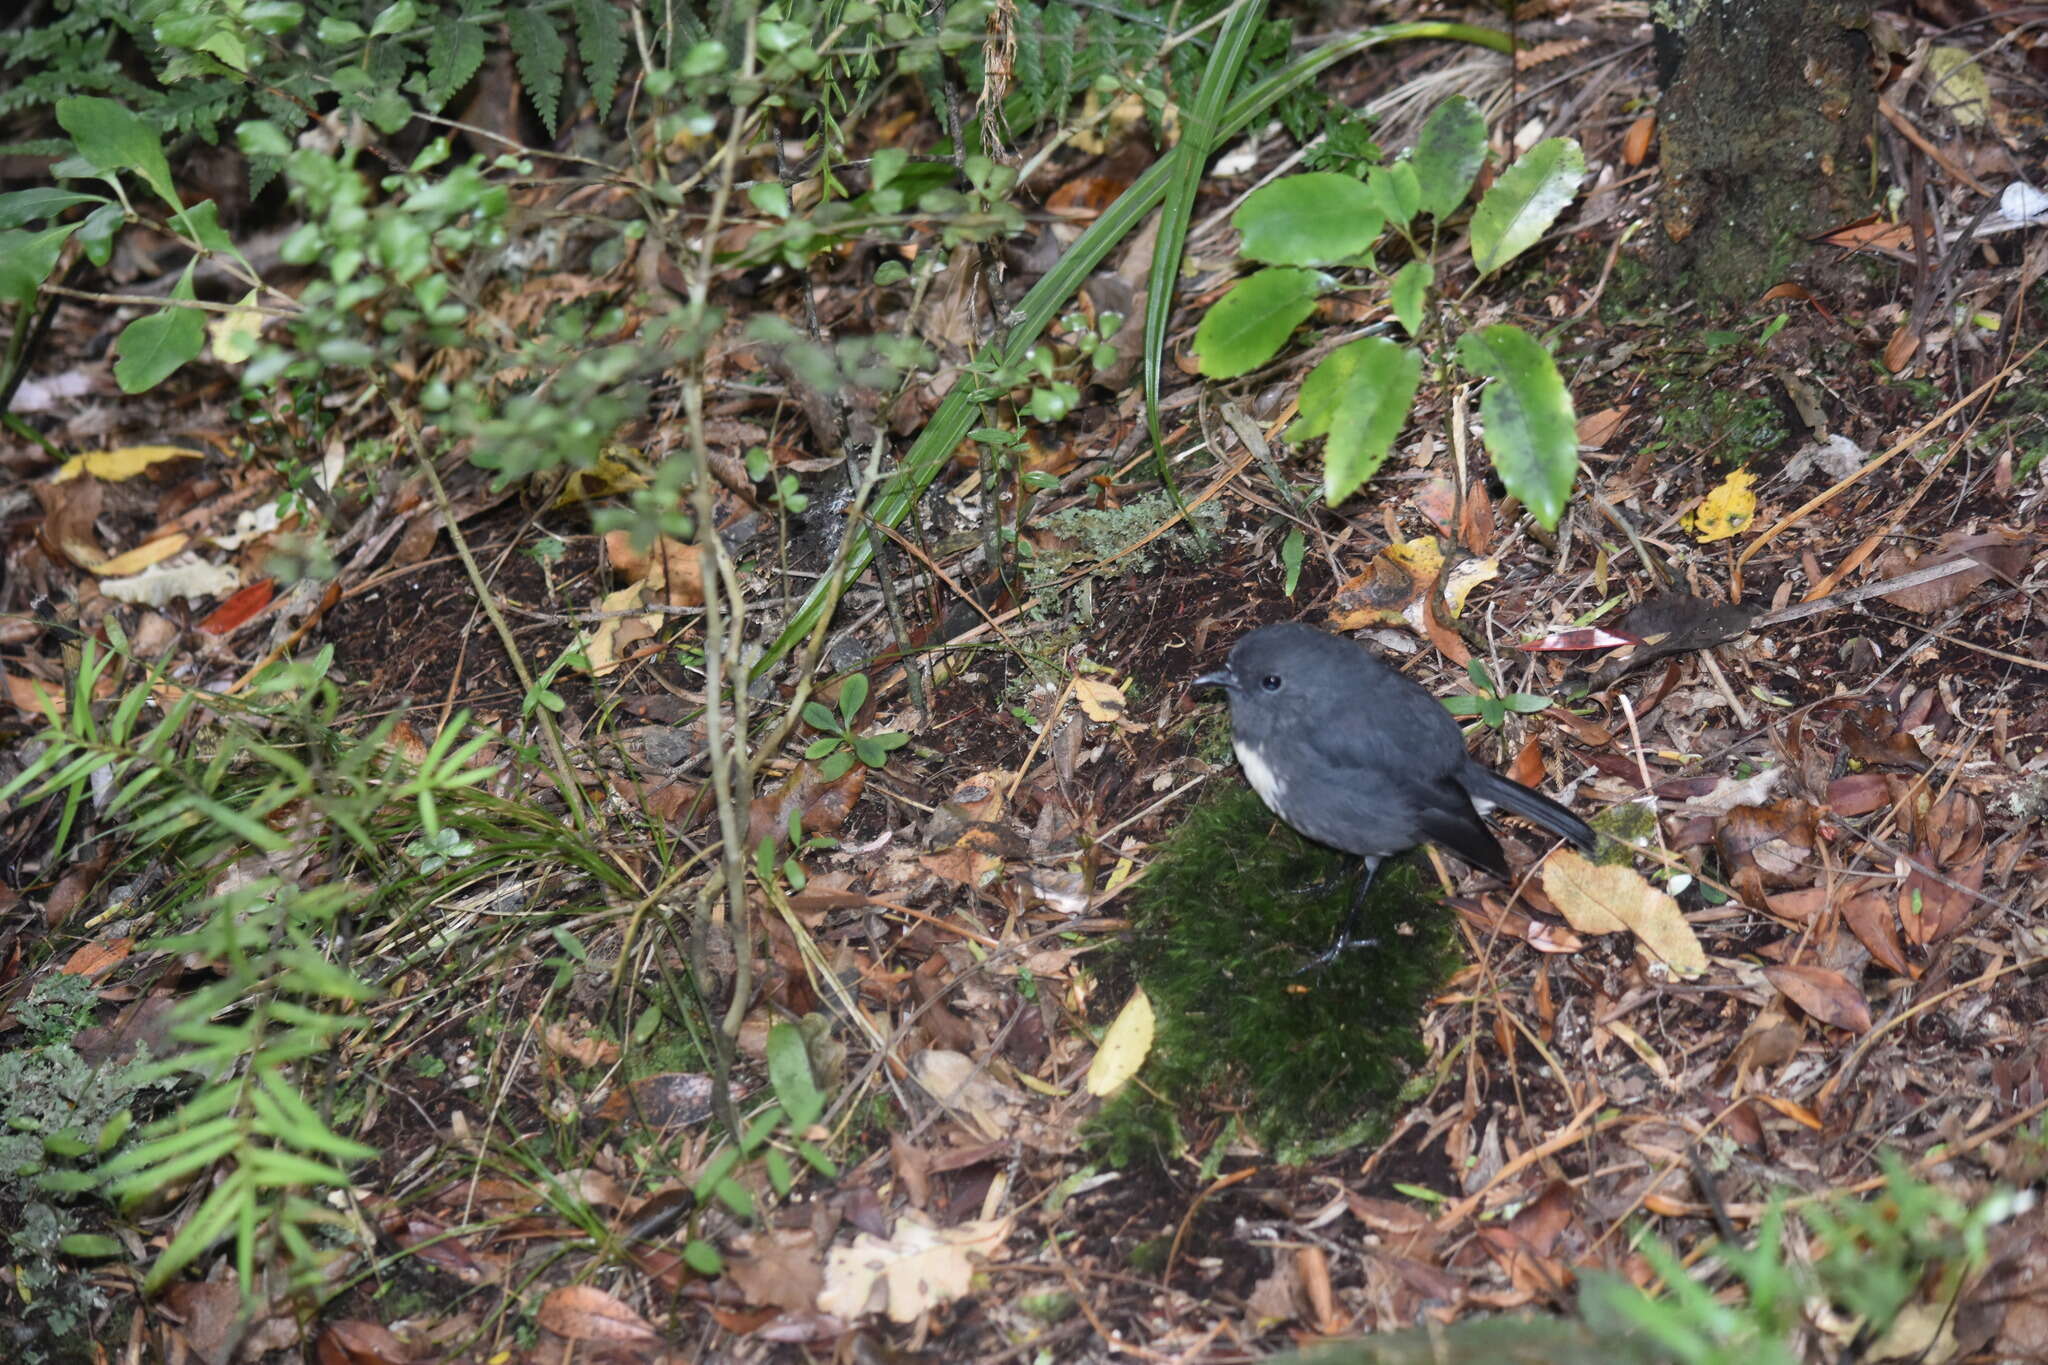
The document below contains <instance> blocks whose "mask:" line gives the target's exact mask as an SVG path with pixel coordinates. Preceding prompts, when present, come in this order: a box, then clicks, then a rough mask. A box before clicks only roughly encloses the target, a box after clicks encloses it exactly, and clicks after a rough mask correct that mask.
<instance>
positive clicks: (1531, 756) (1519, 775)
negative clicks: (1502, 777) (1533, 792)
mask: <svg viewBox="0 0 2048 1365" xmlns="http://www.w3.org/2000/svg"><path fill="white" fill-rule="evenodd" d="M1508 776H1509V777H1512V778H1513V779H1514V780H1515V781H1517V782H1519V783H1521V784H1522V785H1523V786H1525V787H1541V786H1542V785H1543V746H1542V745H1540V744H1538V743H1537V742H1536V741H1535V740H1534V739H1531V740H1530V741H1529V742H1528V743H1526V744H1524V745H1523V746H1522V747H1521V750H1520V751H1519V752H1518V753H1516V754H1515V761H1514V762H1513V763H1510V764H1509V765H1508Z"/></svg>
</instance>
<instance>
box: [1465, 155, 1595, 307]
mask: <svg viewBox="0 0 2048 1365" xmlns="http://www.w3.org/2000/svg"><path fill="white" fill-rule="evenodd" d="M1585 178H1586V154H1585V153H1584V152H1582V151H1580V150H1579V144H1578V143H1576V142H1574V141H1572V140H1571V139H1570V138H1565V137H1553V138H1547V139H1545V140H1544V141H1542V142H1539V143H1537V144H1536V145H1535V146H1534V147H1531V148H1530V149H1529V152H1528V155H1526V156H1524V157H1523V158H1522V159H1521V160H1520V161H1517V162H1516V163H1515V164H1514V165H1512V166H1510V167H1508V168H1507V169H1506V170H1504V171H1502V172H1501V173H1500V179H1498V180H1496V181H1494V182H1493V187H1492V188H1491V189H1489V190H1487V192H1486V197H1485V198H1483V199H1481V200H1480V201H1479V207H1478V208H1476V209H1474V210H1473V211H1472V264H1473V265H1475V266H1477V267H1478V268H1479V273H1480V274H1481V275H1491V274H1492V273H1493V272H1494V271H1496V270H1498V269H1500V268H1501V267H1502V266H1504V265H1506V264H1507V263H1508V262H1509V261H1512V260H1513V259H1514V258H1515V257H1517V256H1519V255H1521V254H1522V253H1523V252H1525V251H1527V250H1528V249H1529V248H1530V247H1532V246H1534V245H1536V239H1537V238H1539V237H1541V236H1542V235H1543V234H1544V233H1546V232H1548V231H1549V230H1550V225H1551V224H1552V223H1554V222H1556V221H1557V215H1558V214H1560V213H1563V212H1564V206H1565V205H1566V204H1569V203H1571V201H1572V197H1573V196H1574V195H1576V194H1577V193H1578V192H1579V182H1580V181H1582V180H1584V179H1585Z"/></svg>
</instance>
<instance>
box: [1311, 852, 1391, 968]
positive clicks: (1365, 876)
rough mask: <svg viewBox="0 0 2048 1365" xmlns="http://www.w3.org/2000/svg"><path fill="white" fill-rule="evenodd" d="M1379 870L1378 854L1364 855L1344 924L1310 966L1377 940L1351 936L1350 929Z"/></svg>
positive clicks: (1356, 923) (1319, 965) (1315, 965)
mask: <svg viewBox="0 0 2048 1365" xmlns="http://www.w3.org/2000/svg"><path fill="white" fill-rule="evenodd" d="M1379 870H1380V858H1379V855H1378V854H1371V853H1369V854H1367V855H1365V861H1364V865H1363V866H1361V867H1360V868H1359V869H1358V884H1357V886H1355V887H1353V888H1352V891H1351V908H1350V909H1349V910H1346V911H1345V912H1344V926H1343V927H1342V928H1341V929H1339V930H1338V931H1337V941H1336V942H1334V943H1332V944H1331V945H1330V946H1329V948H1328V949H1326V950H1325V951H1324V952H1322V953H1321V954H1319V955H1318V956H1317V957H1315V958H1313V959H1312V960H1310V962H1309V964H1308V965H1309V966H1310V967H1326V966H1328V965H1329V964H1330V963H1332V962H1335V961H1336V960H1337V959H1338V958H1339V957H1341V956H1343V955H1344V954H1345V953H1347V952H1349V951H1350V950H1351V949H1353V948H1370V947H1372V946H1373V945H1374V944H1376V943H1378V942H1379V940H1378V939H1376V938H1353V937H1351V931H1352V930H1353V929H1356V928H1357V927H1358V912H1359V911H1360V910H1362V909H1364V908H1365V893H1366V892H1368V891H1370V890H1372V879H1373V878H1374V877H1375V876H1377V875H1378V873H1379Z"/></svg>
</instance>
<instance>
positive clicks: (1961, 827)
mask: <svg viewBox="0 0 2048 1365" xmlns="http://www.w3.org/2000/svg"><path fill="white" fill-rule="evenodd" d="M1914 834H1915V836H1916V837H1917V838H1918V839H1919V841H1920V844H1921V848H1922V850H1923V851H1924V852H1925V853H1926V854H1927V855H1928V861H1932V862H1934V863H1936V864H1938V865H1940V866H1943V867H1948V866H1952V865H1954V864H1956V863H1962V862H1967V861H1969V859H1970V858H1972V857H1973V856H1975V854H1976V853H1977V850H1979V849H1981V848H1982V847H1984V810H1983V807H1981V806H1979V805H1978V804H1977V800H1976V798H1975V797H1973V796H1971V795H1970V794H1969V793H1967V792H1950V793H1949V794H1948V795H1947V796H1944V797H1942V798H1941V800H1939V801H1937V802H1935V803H1934V805H1933V807H1932V808H1930V809H1929V810H1928V812H1927V814H1926V815H1925V816H1924V817H1923V818H1922V819H1921V821H1920V824H1919V827H1918V828H1917V829H1915V830H1914Z"/></svg>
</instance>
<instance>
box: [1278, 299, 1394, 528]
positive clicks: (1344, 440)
mask: <svg viewBox="0 0 2048 1365" xmlns="http://www.w3.org/2000/svg"><path fill="white" fill-rule="evenodd" d="M1421 383H1422V357H1421V356H1419V355H1417V354H1416V353H1415V352H1413V351H1411V350H1409V349H1407V348H1406V347H1404V346H1401V345H1398V344H1396V343H1395V342H1391V341H1388V340H1387V339H1386V338H1385V337H1366V338H1364V339H1362V340H1359V341H1354V342H1351V343H1350V344H1349V345H1345V346H1339V347H1338V348H1337V349H1336V350H1334V351H1332V352H1330V354H1329V355H1328V356H1326V357H1324V358H1323V362H1322V363H1321V364H1320V365H1318V366H1316V367H1315V369H1314V370H1312V371H1310V373H1309V377H1308V378H1307V379H1305V380H1303V381H1302V384H1301V396H1300V400H1299V401H1300V403H1301V420H1300V421H1298V422H1296V423H1295V424H1294V425H1293V426H1292V427H1290V428H1288V431H1287V439H1288V440H1289V441H1290V442H1299V441H1306V440H1309V439H1310V438H1312V437H1316V436H1328V437H1329V438H1330V439H1329V443H1328V444H1327V445H1326V446H1325V447H1324V448H1323V498H1324V500H1325V501H1326V502H1328V503H1329V505H1330V506H1332V507H1335V506H1336V505H1337V504H1338V503H1340V502H1342V501H1344V499H1346V498H1348V497H1350V496H1351V495H1352V494H1353V493H1355V492H1357V491H1358V488H1359V486H1360V485H1362V484H1363V483H1364V482H1365V481H1366V480H1367V479H1370V478H1371V477H1372V476H1373V474H1374V473H1375V472H1376V471H1377V470H1378V469H1379V467H1380V465H1381V463H1382V462H1384V461H1385V460H1386V458H1387V451H1388V449H1389V448H1390V447H1391V446H1392V445H1393V443H1394V438H1395V437H1396V436H1399V435H1400V434H1401V428H1402V427H1403V426H1405V425H1406V424H1407V422H1408V408H1409V405H1410V404H1412V403H1413V402H1414V401H1415V390H1416V388H1417V387H1418V386H1419V385H1420V384H1421Z"/></svg>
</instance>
